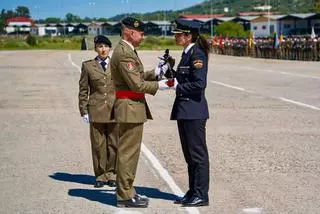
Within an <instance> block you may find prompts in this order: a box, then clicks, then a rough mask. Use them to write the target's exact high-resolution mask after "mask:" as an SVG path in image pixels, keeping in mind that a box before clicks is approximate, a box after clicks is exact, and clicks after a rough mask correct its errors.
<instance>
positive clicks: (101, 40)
mask: <svg viewBox="0 0 320 214" xmlns="http://www.w3.org/2000/svg"><path fill="white" fill-rule="evenodd" d="M93 41H94V44H98V43H102V44H106V45H108V46H109V47H110V48H111V47H112V44H111V41H110V40H109V39H108V38H107V37H105V36H103V35H98V36H95V37H94V39H93Z"/></svg>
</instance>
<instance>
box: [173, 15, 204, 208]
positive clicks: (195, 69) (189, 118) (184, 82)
mask: <svg viewBox="0 0 320 214" xmlns="http://www.w3.org/2000/svg"><path fill="white" fill-rule="evenodd" d="M199 29H200V24H199V23H198V22H194V21H188V20H183V19H177V20H176V29H175V30H174V31H173V33H174V34H175V39H176V43H177V44H178V45H181V46H183V47H184V50H183V52H182V57H181V61H180V63H179V65H178V67H177V73H176V81H177V84H175V86H174V87H175V89H176V98H175V101H174V105H173V108H172V112H171V120H177V124H178V130H179V136H180V141H181V146H182V150H183V154H184V157H185V160H186V162H187V165H188V175H189V190H188V191H187V193H186V194H185V195H184V196H183V197H182V198H177V199H176V200H175V203H176V204H182V206H206V205H209V198H208V190H209V157H208V150H207V145H206V122H207V119H208V118H209V111H208V104H207V100H206V98H205V89H206V86H207V72H208V55H209V52H210V45H209V43H208V42H207V40H206V39H205V38H203V37H202V36H201V35H200V33H199Z"/></svg>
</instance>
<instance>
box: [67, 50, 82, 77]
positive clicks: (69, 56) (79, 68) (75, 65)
mask: <svg viewBox="0 0 320 214" xmlns="http://www.w3.org/2000/svg"><path fill="white" fill-rule="evenodd" d="M68 59H69V61H70V63H71V64H72V65H73V66H74V67H76V68H77V69H78V71H79V72H81V67H80V66H78V65H77V64H76V63H74V62H73V61H72V58H71V54H70V53H69V54H68Z"/></svg>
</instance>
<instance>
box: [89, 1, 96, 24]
mask: <svg viewBox="0 0 320 214" xmlns="http://www.w3.org/2000/svg"><path fill="white" fill-rule="evenodd" d="M95 5H96V3H95V2H89V6H92V18H91V22H93V20H94V6H95Z"/></svg>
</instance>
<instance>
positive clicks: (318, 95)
mask: <svg viewBox="0 0 320 214" xmlns="http://www.w3.org/2000/svg"><path fill="white" fill-rule="evenodd" d="M172 54H173V56H174V57H175V58H176V60H177V61H179V59H180V54H181V52H180V51H175V52H172ZM161 55H163V52H160V51H140V52H139V56H140V57H141V58H142V60H143V62H144V67H145V69H146V70H148V69H152V68H154V67H155V65H157V62H158V59H157V57H158V56H161ZM94 56H95V53H94V52H93V51H82V52H81V51H1V52H0V80H1V90H0V189H1V191H0V213H4V214H11V213H23V214H29V213H30V214H31V213H32V214H33V213H39V214H40V213H41V214H42V213H78V214H82V213H83V214H87V213H116V214H125V213H127V214H131V213H132V214H139V213H145V214H161V213H163V214H164V213H174V214H180V213H189V214H193V213H195V214H198V213H199V214H200V213H201V214H204V213H205V214H206V213H208V214H211V213H213V214H262V213H263V214H269V213H270V214H274V213H275V214H278V213H279V214H280V213H281V214H284V213H290V214H316V213H319V212H320V63H319V62H299V61H277V60H265V59H252V58H239V57H229V56H218V55H215V56H214V55H211V56H210V62H209V72H208V82H207V90H206V97H207V100H208V105H209V109H210V119H209V120H208V122H207V145H208V150H209V156H210V191H209V197H210V206H207V207H201V208H182V207H180V206H179V205H175V204H173V200H174V198H175V196H176V195H181V194H183V193H184V192H185V191H186V190H187V188H188V177H187V167H186V164H185V161H184V158H183V154H182V150H181V146H180V142H179V137H178V130H177V125H176V122H175V121H170V120H169V117H170V112H171V107H172V104H173V101H174V97H175V94H174V91H158V92H157V94H156V95H155V96H151V95H148V96H147V101H148V104H149V107H150V109H151V112H152V114H153V117H154V120H152V121H148V122H147V123H145V126H144V134H143V145H142V151H141V155H140V160H139V167H138V172H137V177H136V180H135V183H134V185H135V186H136V189H137V192H138V193H140V194H143V195H146V196H148V197H149V198H150V205H149V207H148V208H145V209H131V208H130V209H127V208H121V209H120V208H117V207H116V206H115V205H116V200H115V195H114V190H115V189H114V188H110V187H104V188H101V189H95V188H93V185H92V184H93V182H94V177H93V169H92V159H91V148H90V141H89V129H88V125H87V124H84V123H83V122H82V120H81V118H80V115H79V111H78V97H77V96H78V80H79V75H80V67H81V62H82V61H84V60H87V59H90V58H93V57H94ZM195 111H196V109H195Z"/></svg>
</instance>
